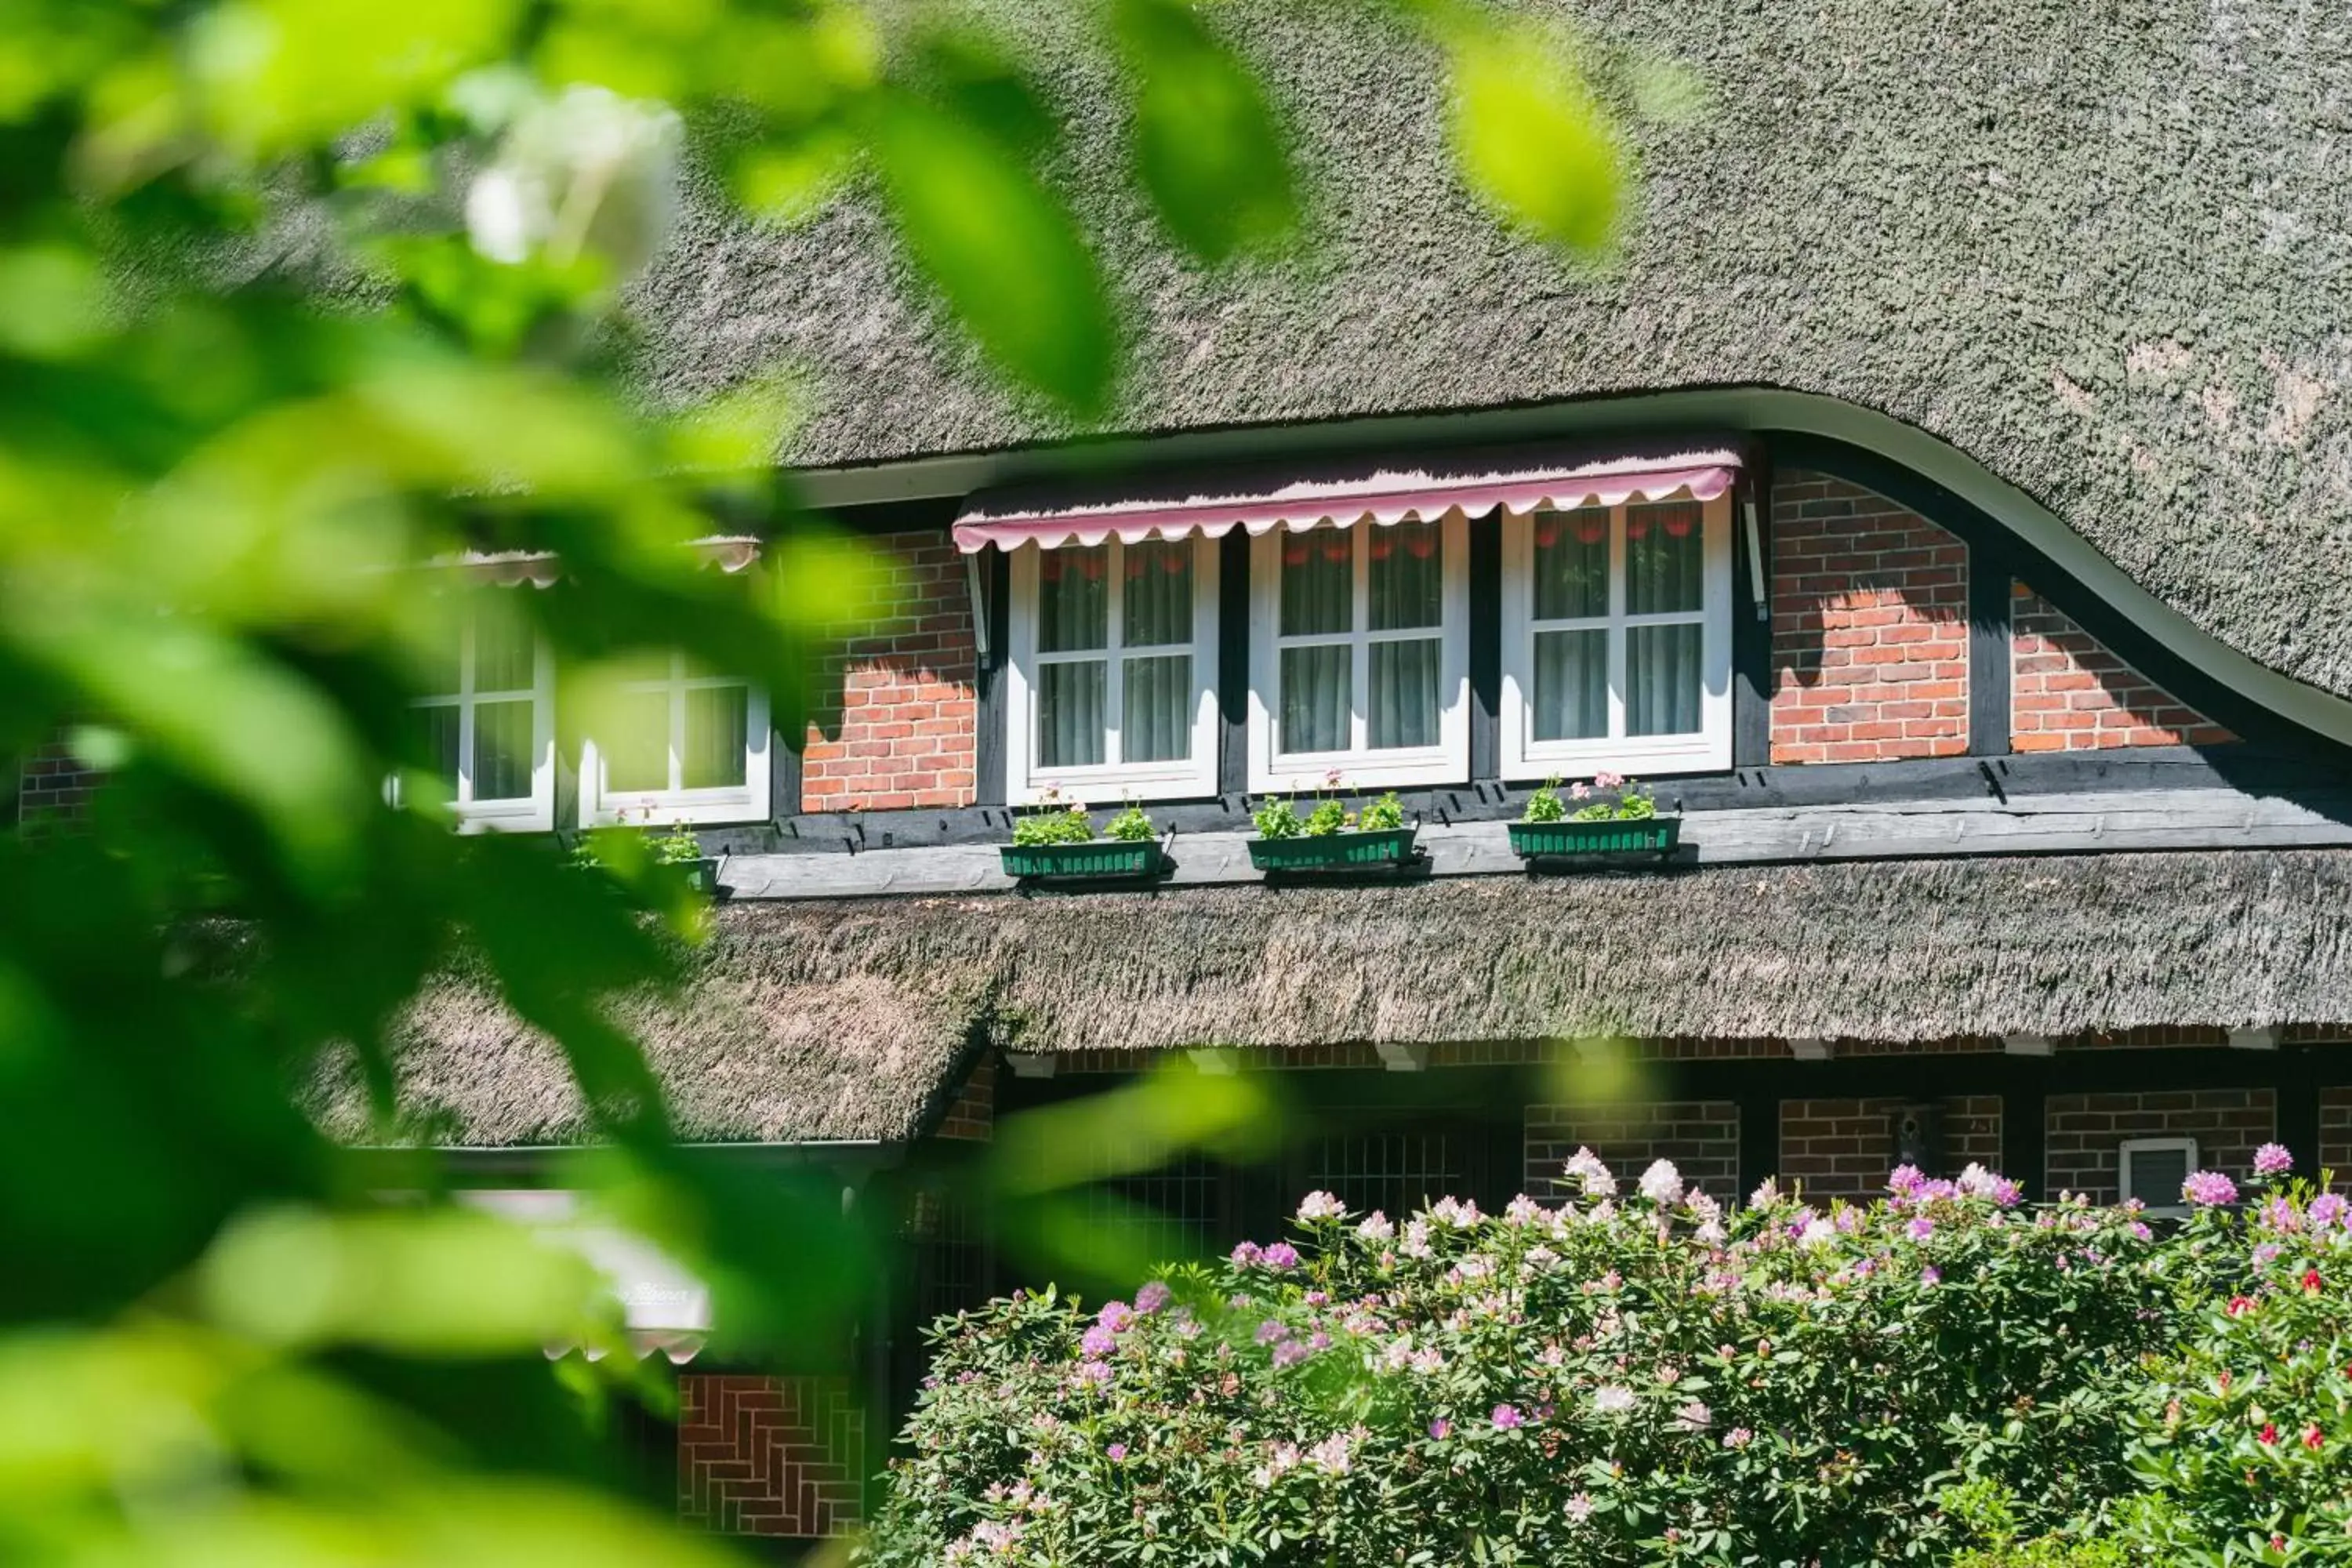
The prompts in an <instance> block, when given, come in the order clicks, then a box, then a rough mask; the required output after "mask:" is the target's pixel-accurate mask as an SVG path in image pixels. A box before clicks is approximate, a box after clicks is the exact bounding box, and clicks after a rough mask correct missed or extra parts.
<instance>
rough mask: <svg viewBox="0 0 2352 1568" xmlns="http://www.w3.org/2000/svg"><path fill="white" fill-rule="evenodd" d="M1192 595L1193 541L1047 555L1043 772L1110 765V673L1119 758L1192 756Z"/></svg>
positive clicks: (1041, 615)
mask: <svg viewBox="0 0 2352 1568" xmlns="http://www.w3.org/2000/svg"><path fill="white" fill-rule="evenodd" d="M1193 591H1194V590H1193V579H1192V544H1191V543H1190V542H1173V543H1171V542H1166V541H1161V540H1152V541H1149V542H1144V543H1141V544H1129V545H1119V544H1116V543H1108V544H1101V545H1097V546H1096V547H1095V548H1093V549H1091V550H1049V551H1046V552H1044V553H1043V555H1042V556H1041V558H1040V559H1039V561H1038V582H1037V652H1038V655H1039V659H1038V667H1037V765H1038V766H1039V767H1041V768H1079V767H1097V766H1100V765H1102V764H1104V763H1108V762H1109V761H1111V760H1112V758H1111V754H1110V753H1111V740H1110V730H1111V712H1110V695H1111V693H1110V681H1111V679H1112V673H1111V672H1112V667H1113V666H1114V665H1117V666H1118V680H1119V682H1120V686H1119V691H1118V696H1119V704H1118V706H1119V714H1118V721H1119V735H1118V758H1117V760H1118V762H1120V763H1160V762H1174V761H1179V760H1181V759H1183V758H1185V757H1187V756H1190V755H1191V754H1192V604H1193ZM1114 598H1116V599H1117V600H1118V626H1117V630H1118V637H1116V638H1114V637H1112V635H1111V634H1112V630H1113V626H1112V609H1111V605H1112V601H1113V599H1114ZM1176 650H1181V651H1176ZM1057 655H1058V656H1073V655H1075V656H1082V657H1062V658H1056V657H1055V656H1057ZM1085 656H1090V657H1085Z"/></svg>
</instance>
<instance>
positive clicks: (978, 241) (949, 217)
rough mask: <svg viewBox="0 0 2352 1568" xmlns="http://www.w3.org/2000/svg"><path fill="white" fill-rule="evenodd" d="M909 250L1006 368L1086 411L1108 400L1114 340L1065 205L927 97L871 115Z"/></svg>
mask: <svg viewBox="0 0 2352 1568" xmlns="http://www.w3.org/2000/svg"><path fill="white" fill-rule="evenodd" d="M872 136H873V142H874V151H875V154H876V158H877V162H878V163H879V165H880V168H881V172H882V176H883V181H884V184H886V186H887V189H888V193H889V198H890V207H891V211H892V213H893V215H894V216H896V217H897V219H898V231H899V233H900V235H901V236H902V237H904V238H905V240H906V243H907V248H908V252H909V253H910V254H911V255H912V256H913V258H914V259H915V262H916V264H917V265H918V266H919V267H920V268H922V270H923V272H924V275H925V276H926V277H928V278H929V279H930V280H931V282H932V284H933V285H934V286H936V287H937V288H938V289H939V290H940V293H941V294H943V295H944V296H946V299H947V301H948V304H949V305H950V307H951V308H952V309H953V310H954V311H955V314H956V317H957V319H958V320H959V321H961V322H962V323H963V324H964V325H965V326H966V327H967V328H968V329H970V331H971V334H972V336H973V337H974V338H976V339H978V340H979V342H980V345H981V347H982V349H984V350H985V351H986V352H987V353H988V354H989V356H990V357H991V358H992V359H993V360H994V361H995V362H996V363H997V364H998V365H999V366H1001V367H1002V368H1003V370H1005V371H1006V372H1008V373H1009V374H1012V375H1013V376H1014V377H1015V378H1017V379H1018V380H1020V381H1021V382H1023V383H1024V384H1026V385H1028V386H1030V387H1032V388H1034V389H1035V390H1036V391H1038V392H1041V393H1044V394H1045V395H1047V396H1048V397H1050V398H1052V399H1053V400H1054V401H1055V402H1056V403H1058V404H1060V405H1062V406H1063V407H1064V408H1066V410H1068V411H1069V412H1070V413H1072V414H1075V415H1078V416H1082V417H1084V416H1094V415H1096V414H1098V413H1100V412H1101V410H1102V409H1103V407H1104V405H1105V404H1106V403H1107V402H1108V398H1109V396H1110V390H1111V383H1112V378H1113V374H1114V372H1115V368H1116V362H1117V358H1118V336H1117V331H1116V329H1115V327H1114V325H1113V322H1112V320H1111V313H1110V305H1109V300H1108V296H1107V295H1106V293H1105V291H1104V284H1103V279H1102V275H1101V271H1100V269H1099V268H1098V267H1097V264H1096V261H1095V258H1094V255H1093V253H1092V252H1091V251H1090V250H1088V249H1087V245H1086V242H1085V240H1084V239H1082V238H1081V237H1079V234H1078V227H1077V224H1076V221H1075V220H1074V219H1073V218H1072V217H1071V216H1070V213H1069V211H1068V209H1067V208H1066V206H1065V205H1063V204H1062V203H1061V202H1060V201H1059V200H1057V199H1056V198H1055V196H1054V195H1052V194H1051V193H1049V192H1048V191H1047V190H1046V189H1045V185H1044V184H1041V183H1040V182H1039V180H1038V179H1037V177H1036V176H1035V175H1034V174H1032V173H1031V172H1030V171H1029V170H1028V169H1027V168H1026V167H1024V165H1023V163H1021V161H1020V159H1019V158H1017V157H1016V156H1015V155H1014V154H1013V153H1011V152H1009V151H1007V150H1006V149H1005V147H1004V146H1003V143H1002V142H998V141H997V140H996V139H995V138H994V137H992V136H991V135H990V134H988V133H987V132H983V131H981V130H979V129H977V128H975V127H973V126H972V125H971V124H970V123H969V122H967V121H962V120H961V119H958V118H957V117H956V116H954V115H952V114H950V113H949V112H947V111H946V110H941V109H940V108H938V107H937V106H935V105H932V104H929V103H926V102H924V101H922V100H919V99H914V98H909V97H905V96H897V97H893V98H891V99H889V100H887V101H886V102H884V103H883V104H882V105H881V106H879V108H878V109H877V112H876V113H875V116H874V119H873V121H872Z"/></svg>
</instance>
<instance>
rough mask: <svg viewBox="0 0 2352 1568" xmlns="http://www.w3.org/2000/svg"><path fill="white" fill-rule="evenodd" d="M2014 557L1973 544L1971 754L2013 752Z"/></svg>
mask: <svg viewBox="0 0 2352 1568" xmlns="http://www.w3.org/2000/svg"><path fill="white" fill-rule="evenodd" d="M2010 582H2011V578H2010V567H2009V555H2008V552H2005V551H2000V550H1995V549H1993V548H1991V547H1990V546H1989V545H1985V544H1971V545H1970V546H1969V755H1970V756H1972V757H2005V756H2007V755H2009V742H2010V712H2009V683H2010V671H2011V668H2012V667H2011V662H2010V654H2011V647H2010V642H2011V626H2010V614H2009V606H2010V592H2009V585H2010Z"/></svg>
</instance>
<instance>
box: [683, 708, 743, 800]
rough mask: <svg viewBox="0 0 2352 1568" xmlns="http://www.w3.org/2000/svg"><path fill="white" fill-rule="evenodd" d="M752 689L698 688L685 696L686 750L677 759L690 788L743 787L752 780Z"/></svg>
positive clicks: (684, 781)
mask: <svg viewBox="0 0 2352 1568" xmlns="http://www.w3.org/2000/svg"><path fill="white" fill-rule="evenodd" d="M750 730H751V688H749V687H745V686H698V687H695V688H693V689H690V690H688V692H687V693H686V750H685V754H684V755H682V756H681V757H679V758H678V765H679V769H680V772H681V773H682V775H683V776H682V780H681V783H682V785H683V787H684V788H687V789H729V788H740V787H741V785H742V784H744V782H745V780H746V779H747V778H748V777H749V773H748V772H747V770H748V768H749V767H750V765H751V764H750V758H749V755H748V753H749V752H750V750H751V746H750V740H751V736H750Z"/></svg>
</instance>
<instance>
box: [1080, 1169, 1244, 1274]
mask: <svg viewBox="0 0 2352 1568" xmlns="http://www.w3.org/2000/svg"><path fill="white" fill-rule="evenodd" d="M1224 1188H1225V1173H1224V1171H1223V1167H1221V1166H1219V1165H1218V1164H1217V1163H1215V1162H1213V1161H1212V1160H1210V1159H1209V1158H1208V1157H1207V1156H1206V1155H1203V1154H1202V1153H1200V1152H1197V1151H1192V1152H1186V1153H1183V1154H1181V1155H1179V1156H1177V1157H1176V1158H1175V1159H1173V1160H1171V1161H1170V1162H1169V1163H1167V1164H1165V1165H1163V1166H1161V1167H1160V1169H1158V1170H1156V1171H1145V1172H1139V1173H1136V1174H1133V1175H1129V1176H1121V1177H1118V1178H1117V1179H1115V1180H1112V1181H1108V1182H1104V1183H1102V1184H1099V1185H1097V1186H1095V1187H1093V1188H1090V1189H1088V1192H1087V1218H1088V1220H1089V1221H1091V1222H1092V1223H1093V1224H1095V1225H1097V1226H1100V1227H1102V1228H1103V1229H1104V1230H1106V1231H1110V1232H1115V1233H1118V1236H1119V1240H1120V1242H1121V1244H1122V1250H1140V1251H1142V1252H1144V1253H1147V1254H1148V1255H1150V1257H1152V1258H1166V1259H1176V1258H1197V1257H1205V1256H1207V1255H1208V1254H1210V1253H1212V1252H1214V1251H1218V1250H1220V1249H1221V1248H1220V1247H1219V1243H1220V1242H1221V1241H1223V1239H1224V1237H1223V1232H1224V1229H1225V1219H1224V1206H1225V1205H1224Z"/></svg>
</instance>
